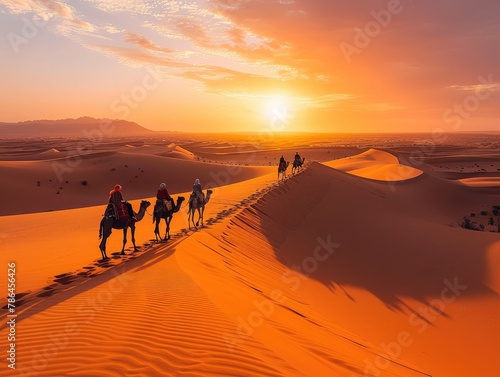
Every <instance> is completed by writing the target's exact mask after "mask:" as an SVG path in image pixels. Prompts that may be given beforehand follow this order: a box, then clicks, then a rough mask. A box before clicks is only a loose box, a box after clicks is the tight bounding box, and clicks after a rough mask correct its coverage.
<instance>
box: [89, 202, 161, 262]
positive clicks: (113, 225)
mask: <svg viewBox="0 0 500 377" xmlns="http://www.w3.org/2000/svg"><path fill="white" fill-rule="evenodd" d="M150 205H151V202H149V201H147V200H143V201H141V205H140V209H139V212H138V213H135V212H134V213H135V219H133V218H129V219H118V220H117V219H116V217H114V215H113V210H111V211H109V210H108V209H107V210H106V213H105V214H104V217H103V218H102V220H101V224H100V226H99V239H101V238H102V241H101V243H100V244H99V249H101V254H102V259H103V260H105V259H109V258H108V256H107V255H106V240H107V239H108V237H109V236H110V235H111V230H112V229H123V247H122V251H121V253H120V255H125V251H124V250H125V245H126V243H127V230H128V228H129V227H130V232H131V234H132V243H133V244H134V252H135V251H137V246H136V245H135V223H136V222H138V221H141V220H142V219H143V218H144V214H145V213H146V209H147V208H148V207H149V206H150ZM108 208H109V207H108Z"/></svg>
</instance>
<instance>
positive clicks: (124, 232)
mask: <svg viewBox="0 0 500 377" xmlns="http://www.w3.org/2000/svg"><path fill="white" fill-rule="evenodd" d="M127 230H128V226H126V227H125V228H123V246H122V252H121V253H120V254H121V255H125V245H126V244H127Z"/></svg>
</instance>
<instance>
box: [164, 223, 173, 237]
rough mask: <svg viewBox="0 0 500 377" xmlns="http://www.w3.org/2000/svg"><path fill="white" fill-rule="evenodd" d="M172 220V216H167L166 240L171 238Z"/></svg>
mask: <svg viewBox="0 0 500 377" xmlns="http://www.w3.org/2000/svg"><path fill="white" fill-rule="evenodd" d="M170 220H172V218H171V217H166V218H165V223H166V224H167V228H166V229H165V239H164V240H165V241H167V240H169V239H170Z"/></svg>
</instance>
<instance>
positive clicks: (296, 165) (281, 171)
mask: <svg viewBox="0 0 500 377" xmlns="http://www.w3.org/2000/svg"><path fill="white" fill-rule="evenodd" d="M305 161H306V159H305V157H304V158H301V157H300V154H299V152H297V153H295V157H294V158H293V164H292V175H295V173H297V172H298V171H299V170H302V165H304V162H305ZM289 166H290V161H285V158H284V157H283V156H281V158H280V163H279V165H278V182H279V181H280V175H281V180H282V181H284V180H285V179H286V171H287V169H288V167H289Z"/></svg>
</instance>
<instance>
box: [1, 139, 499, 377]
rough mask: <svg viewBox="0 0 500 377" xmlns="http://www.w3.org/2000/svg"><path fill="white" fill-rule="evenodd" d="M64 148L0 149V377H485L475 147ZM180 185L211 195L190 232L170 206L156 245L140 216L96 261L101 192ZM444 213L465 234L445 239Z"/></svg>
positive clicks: (488, 180) (491, 203)
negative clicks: (10, 302)
mask: <svg viewBox="0 0 500 377" xmlns="http://www.w3.org/2000/svg"><path fill="white" fill-rule="evenodd" d="M79 143H80V146H82V141H81V140H80V141H79V140H77V139H57V138H52V139H36V140H31V141H29V142H28V141H26V140H19V139H10V140H7V139H5V140H2V141H1V143H0V150H1V151H2V155H1V161H0V173H1V174H2V178H3V179H2V184H1V186H0V195H1V196H2V198H4V200H2V208H1V209H0V211H1V212H0V229H1V230H0V232H1V233H0V237H1V239H0V242H1V245H2V254H1V255H2V263H3V266H4V267H5V268H4V269H5V274H4V275H3V276H2V277H1V279H0V280H1V282H2V285H3V286H5V287H6V286H7V264H8V263H9V262H15V264H16V292H17V296H16V303H15V305H16V308H15V314H16V315H17V317H16V318H15V320H16V321H15V349H16V360H15V361H16V364H15V366H16V369H15V370H12V369H9V368H8V367H7V365H8V364H9V361H7V360H4V365H3V367H2V368H0V376H14V375H20V376H50V377H54V376H57V377H59V376H61V377H62V376H81V377H90V376H308V377H309V376H325V377H329V376H347V377H353V376H402V377H403V376H412V377H413V376H433V377H448V376H464V377H465V376H467V377H469V376H488V377H489V376H491V377H493V376H496V375H497V366H496V364H497V363H496V358H497V353H498V348H499V347H500V324H499V323H498V317H499V315H500V299H499V294H500V233H499V232H498V231H499V229H500V226H499V225H498V220H499V218H498V210H495V207H498V206H500V190H499V189H498V186H499V183H498V181H499V179H500V173H499V172H500V171H499V170H498V169H500V152H499V150H498V149H497V147H498V145H500V142H499V141H498V140H497V139H492V136H491V135H486V136H482V137H481V136H480V135H450V137H449V138H448V139H447V140H446V142H440V143H436V144H432V145H430V144H429V142H428V140H427V139H426V138H425V136H415V135H392V136H391V137H382V136H374V135H344V136H340V135H330V136H326V135H313V134H311V135H307V134H297V135H286V136H285V135H284V136H283V137H275V138H274V139H273V140H256V136H255V135H240V134H234V135H224V136H222V135H191V134H178V135H164V136H151V135H147V136H144V137H142V138H141V137H124V138H119V139H118V138H117V139H109V140H104V141H102V142H100V143H98V144H92V145H91V148H89V146H88V145H87V147H86V148H80V149H78V145H79ZM424 147H425V148H424ZM297 151H298V152H300V153H301V155H302V156H303V157H305V158H306V164H305V167H304V169H302V170H300V171H299V172H298V173H297V174H295V175H292V174H291V167H290V168H289V169H288V177H287V179H286V180H284V181H282V182H278V180H277V161H278V160H279V157H280V156H281V155H284V156H285V158H286V159H287V160H292V158H293V155H294V154H295V152H297ZM195 178H200V179H201V181H202V184H203V186H204V188H205V189H207V188H211V189H213V190H214V193H213V195H212V198H211V200H210V201H209V203H207V205H206V211H205V215H204V225H203V226H200V227H198V228H191V229H190V228H188V226H187V214H186V211H187V206H183V207H182V208H181V210H180V211H179V212H178V213H176V214H175V215H174V218H173V221H172V229H171V233H172V238H171V239H170V240H168V241H166V242H156V241H155V240H154V234H153V229H154V226H153V224H152V217H151V212H152V210H153V208H152V206H151V207H149V209H148V212H147V213H146V214H145V216H144V218H143V219H142V220H141V221H140V222H138V223H137V230H136V234H135V238H136V243H137V245H138V247H139V251H138V252H133V249H132V247H131V246H132V244H131V241H130V234H129V236H128V244H127V247H126V255H125V256H120V255H118V251H119V250H120V249H121V245H122V231H120V230H113V234H112V235H111V237H110V238H109V239H108V243H107V249H108V254H109V255H110V256H111V258H110V259H109V260H107V261H102V260H101V257H100V252H99V249H98V244H99V239H98V231H99V221H100V219H101V216H102V213H103V211H104V208H105V205H106V202H107V193H108V192H109V190H110V189H112V188H113V186H114V184H116V183H120V184H121V185H122V186H123V194H124V197H125V198H126V199H128V200H130V202H131V203H132V204H133V206H134V209H135V210H136V211H137V210H138V206H139V203H140V202H141V200H148V201H150V202H151V203H152V204H154V199H155V198H154V195H155V193H156V189H157V187H158V185H159V183H160V182H163V181H164V182H166V183H167V187H168V189H169V191H170V193H171V194H172V196H173V197H174V198H178V197H179V196H184V197H188V196H189V194H190V190H191V186H192V184H193V181H194V179H195ZM83 182H86V183H83ZM464 217H465V218H467V219H468V220H470V222H471V223H474V224H475V225H474V226H475V227H477V228H478V229H482V231H473V230H469V229H465V228H463V227H462V226H461V225H460V224H462V225H463V222H464ZM490 220H491V221H490ZM161 229H162V232H163V231H164V229H165V227H164V223H162V224H161ZM6 304H7V301H6V299H3V300H2V303H1V306H3V307H4V312H5V313H6V314H7V311H6V310H5V309H6V306H5V305H6ZM4 319H5V321H4V322H3V323H2V324H1V326H0V339H2V342H1V344H2V346H3V348H4V355H5V354H8V351H9V347H10V342H8V341H7V337H8V334H9V331H11V328H12V327H11V326H9V324H8V323H7V320H8V319H9V318H7V317H5V318H4ZM5 351H7V352H5Z"/></svg>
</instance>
